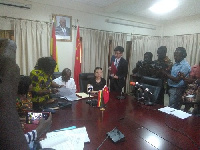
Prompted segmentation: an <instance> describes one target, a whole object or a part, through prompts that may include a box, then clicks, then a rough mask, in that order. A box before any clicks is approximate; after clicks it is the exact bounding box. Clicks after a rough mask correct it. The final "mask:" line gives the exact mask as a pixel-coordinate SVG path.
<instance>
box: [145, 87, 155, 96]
mask: <svg viewBox="0 0 200 150" xmlns="http://www.w3.org/2000/svg"><path fill="white" fill-rule="evenodd" d="M144 91H145V92H147V93H148V94H151V95H153V94H152V93H151V92H150V91H149V88H145V90H144Z"/></svg>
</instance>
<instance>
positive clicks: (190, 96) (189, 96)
mask: <svg viewBox="0 0 200 150" xmlns="http://www.w3.org/2000/svg"><path fill="white" fill-rule="evenodd" d="M186 97H187V98H192V97H194V95H187V96H186Z"/></svg>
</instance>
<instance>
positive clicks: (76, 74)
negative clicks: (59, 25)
mask: <svg viewBox="0 0 200 150" xmlns="http://www.w3.org/2000/svg"><path fill="white" fill-rule="evenodd" d="M80 73H81V42H80V33H79V26H78V27H77V36H76V56H75V65H74V81H75V83H76V89H77V92H79V91H80V86H79V74H80Z"/></svg>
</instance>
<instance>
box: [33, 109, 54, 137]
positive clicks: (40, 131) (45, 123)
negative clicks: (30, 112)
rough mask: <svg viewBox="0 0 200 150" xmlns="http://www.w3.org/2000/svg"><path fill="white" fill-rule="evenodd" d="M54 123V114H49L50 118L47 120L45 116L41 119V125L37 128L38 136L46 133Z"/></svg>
mask: <svg viewBox="0 0 200 150" xmlns="http://www.w3.org/2000/svg"><path fill="white" fill-rule="evenodd" d="M51 124H52V114H51V113H50V114H49V118H48V119H47V120H45V119H44V118H42V119H40V121H39V125H38V127H37V128H36V131H37V138H40V136H41V135H42V134H44V133H45V132H47V131H48V130H49V129H50V127H51Z"/></svg>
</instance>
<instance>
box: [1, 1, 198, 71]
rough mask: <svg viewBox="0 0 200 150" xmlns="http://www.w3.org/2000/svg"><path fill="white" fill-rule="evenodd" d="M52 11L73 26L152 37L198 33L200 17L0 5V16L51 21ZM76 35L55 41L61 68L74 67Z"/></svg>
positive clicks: (34, 4)
mask: <svg viewBox="0 0 200 150" xmlns="http://www.w3.org/2000/svg"><path fill="white" fill-rule="evenodd" d="M52 14H62V15H68V16H72V24H73V25H76V20H77V19H78V20H79V25H80V26H81V27H86V28H94V29H99V30H107V31H113V32H123V33H129V34H142V35H152V36H160V35H163V36H172V35H181V34H194V33H200V17H199V16H194V17H187V18H184V19H182V20H174V21H170V22H168V23H164V24H163V26H162V24H160V23H158V22H153V21H152V20H147V19H144V18H138V17H133V16H120V15H119V14H105V13H98V12H95V13H86V12H84V11H83V10H82V11H76V10H73V8H72V9H66V8H64V7H62V8H61V7H53V6H50V5H43V4H38V3H32V8H31V9H30V10H26V9H20V8H14V7H7V6H2V5H0V15H1V16H8V17H16V18H23V19H32V20H39V21H47V22H50V21H51V18H52ZM109 18H120V19H125V20H134V21H139V22H144V23H150V24H155V25H157V26H158V27H157V29H156V30H150V29H144V28H136V27H130V26H124V25H116V24H109V23H106V22H105V20H106V19H109ZM9 28H10V26H9V25H8V24H7V23H5V22H3V23H2V22H0V29H9ZM75 37H76V30H74V29H73V31H72V42H57V49H58V62H59V68H60V71H62V69H64V68H65V67H68V68H70V69H72V72H73V68H74V57H75Z"/></svg>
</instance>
